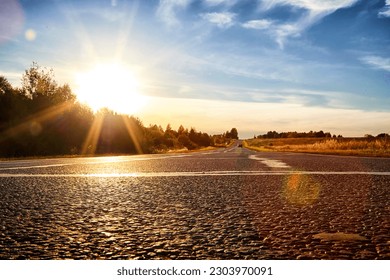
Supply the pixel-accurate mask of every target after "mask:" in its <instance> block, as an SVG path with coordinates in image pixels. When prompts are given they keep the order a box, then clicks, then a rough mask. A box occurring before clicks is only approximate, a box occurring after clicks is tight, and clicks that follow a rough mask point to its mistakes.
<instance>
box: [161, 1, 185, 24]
mask: <svg viewBox="0 0 390 280" xmlns="http://www.w3.org/2000/svg"><path fill="white" fill-rule="evenodd" d="M191 2H192V0H160V3H159V5H158V8H157V11H156V15H157V17H159V18H160V19H161V20H162V21H163V22H165V24H167V25H168V26H169V27H175V26H178V25H180V22H179V20H178V19H177V17H176V11H177V10H178V9H185V8H186V7H187V6H188V5H189V4H190V3H191Z"/></svg>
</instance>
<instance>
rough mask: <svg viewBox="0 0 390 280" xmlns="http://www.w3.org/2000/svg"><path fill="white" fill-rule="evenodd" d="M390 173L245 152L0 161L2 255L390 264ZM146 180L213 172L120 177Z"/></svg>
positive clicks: (380, 166) (350, 161) (358, 164)
mask: <svg viewBox="0 0 390 280" xmlns="http://www.w3.org/2000/svg"><path fill="white" fill-rule="evenodd" d="M250 155H255V156H256V157H258V158H267V159H272V160H279V161H282V162H283V163H285V164H287V165H288V166H289V168H275V167H270V166H267V165H266V164H264V162H263V161H261V160H254V159H251V158H249V156H250ZM214 171H224V172H225V171H226V174H219V175H215V174H212V172H214ZM229 171H238V172H241V173H239V174H229ZM253 171H264V172H265V173H264V174H261V175H256V174H250V172H253ZM275 171H283V172H285V171H295V172H293V173H288V172H286V173H285V174H284V173H283V174H273V172H275ZM299 171H319V172H318V173H313V174H310V173H299ZM332 171H335V172H340V171H343V172H346V173H345V174H344V173H340V174H337V173H327V172H332ZM350 171H353V172H356V171H359V172H361V174H353V173H351V174H349V173H348V172H350ZM389 171H390V159H375V158H373V159H370V158H357V157H339V156H319V155H304V154H279V153H255V152H252V151H249V150H246V149H242V148H237V147H236V148H233V149H230V150H218V151H215V152H210V153H194V154H185V155H180V156H177V155H153V156H136V157H119V158H109V160H106V159H104V158H103V159H102V158H80V159H51V160H29V161H5V162H0V258H1V259H390V175H386V174H387V173H388V172H389ZM137 172H143V173H149V172H150V173H153V172H171V173H172V172H190V173H191V172H205V175H204V176H190V175H188V176H184V175H183V176H182V175H180V174H179V175H178V176H167V177H163V176H156V177H154V176H153V177H148V176H140V177H134V176H133V177H132V176H129V175H128V176H120V174H122V173H126V174H129V173H137ZM267 172H268V173H267ZM321 172H323V173H321ZM370 172H385V173H384V174H371V173H370ZM386 172H387V173H386ZM108 173H110V174H113V173H114V174H116V175H115V176H105V175H97V176H91V177H85V176H84V175H85V174H108ZM190 173H188V174H190ZM4 174H8V175H4ZM13 174H15V175H18V176H13ZM21 174H24V175H21ZM37 174H41V175H37ZM45 174H46V175H47V174H49V175H50V174H51V175H53V174H60V175H61V174H68V175H69V174H73V175H74V176H70V177H65V176H64V177H61V176H52V177H48V176H45ZM172 174H173V173H172ZM31 175H34V176H31ZM336 233H337V234H336Z"/></svg>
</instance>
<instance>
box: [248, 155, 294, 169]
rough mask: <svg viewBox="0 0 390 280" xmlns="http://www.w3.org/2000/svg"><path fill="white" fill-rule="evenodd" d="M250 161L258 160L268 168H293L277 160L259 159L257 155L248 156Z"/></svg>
mask: <svg viewBox="0 0 390 280" xmlns="http://www.w3.org/2000/svg"><path fill="white" fill-rule="evenodd" d="M248 158H249V159H253V160H258V161H260V162H261V163H263V164H265V165H267V166H268V167H272V168H291V166H289V165H287V164H286V163H284V162H283V161H281V160H276V159H268V158H259V157H257V156H256V155H250V156H248Z"/></svg>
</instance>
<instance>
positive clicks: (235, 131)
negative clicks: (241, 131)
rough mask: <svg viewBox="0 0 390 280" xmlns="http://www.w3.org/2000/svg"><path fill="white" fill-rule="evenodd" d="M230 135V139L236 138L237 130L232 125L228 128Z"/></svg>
mask: <svg viewBox="0 0 390 280" xmlns="http://www.w3.org/2000/svg"><path fill="white" fill-rule="evenodd" d="M230 137H231V138H232V139H238V131H237V128H235V127H233V128H232V129H231V130H230Z"/></svg>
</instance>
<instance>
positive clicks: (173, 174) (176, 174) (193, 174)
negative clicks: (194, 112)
mask: <svg viewBox="0 0 390 280" xmlns="http://www.w3.org/2000/svg"><path fill="white" fill-rule="evenodd" d="M292 174H302V175H375V176H390V172H379V171H369V172H365V171H206V172H134V173H90V174H87V173H86V174H22V173H19V174H11V173H3V174H0V178H12V177H53V178H60V177H77V178H80V177H84V178H93V177H97V178H123V177H132V178H138V177H202V176H275V175H276V176H284V175H292Z"/></svg>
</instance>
